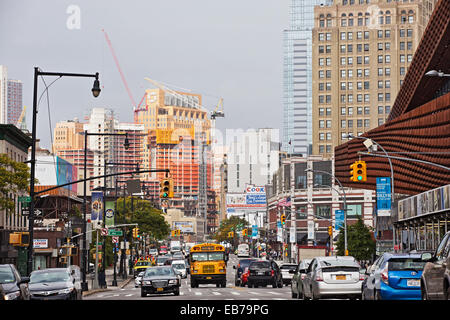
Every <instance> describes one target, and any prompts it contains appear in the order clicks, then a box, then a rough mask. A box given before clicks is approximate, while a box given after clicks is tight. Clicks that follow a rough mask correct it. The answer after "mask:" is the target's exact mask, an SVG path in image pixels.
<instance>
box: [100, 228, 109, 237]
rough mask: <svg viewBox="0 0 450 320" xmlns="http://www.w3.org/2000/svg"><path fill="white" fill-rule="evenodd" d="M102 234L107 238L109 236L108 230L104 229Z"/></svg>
mask: <svg viewBox="0 0 450 320" xmlns="http://www.w3.org/2000/svg"><path fill="white" fill-rule="evenodd" d="M101 234H102V236H107V235H108V229H106V228H102V231H101Z"/></svg>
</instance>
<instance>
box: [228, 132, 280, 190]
mask: <svg viewBox="0 0 450 320" xmlns="http://www.w3.org/2000/svg"><path fill="white" fill-rule="evenodd" d="M279 151H280V143H279V136H278V130H276V129H268V128H264V129H257V130H248V131H247V132H242V133H241V134H236V135H235V136H234V139H233V141H230V144H229V145H228V152H227V176H228V177H227V191H228V192H230V193H243V192H244V191H245V188H246V187H247V185H255V186H265V185H267V184H270V183H271V181H272V176H273V173H274V172H275V171H276V170H277V169H278V165H279Z"/></svg>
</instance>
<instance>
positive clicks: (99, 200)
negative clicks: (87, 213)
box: [91, 191, 103, 228]
mask: <svg viewBox="0 0 450 320" xmlns="http://www.w3.org/2000/svg"><path fill="white" fill-rule="evenodd" d="M102 220H103V192H102V191H92V195H91V221H92V223H93V224H94V226H95V227H96V228H97V227H98V226H99V225H100V224H101V221H102Z"/></svg>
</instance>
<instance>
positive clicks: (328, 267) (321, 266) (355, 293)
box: [302, 256, 364, 300]
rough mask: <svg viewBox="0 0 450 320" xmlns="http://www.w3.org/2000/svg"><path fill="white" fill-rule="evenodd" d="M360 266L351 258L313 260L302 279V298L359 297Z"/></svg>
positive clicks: (331, 257)
mask: <svg viewBox="0 0 450 320" xmlns="http://www.w3.org/2000/svg"><path fill="white" fill-rule="evenodd" d="M359 269H360V265H359V263H358V262H356V260H355V259H354V258H353V257H351V256H327V257H316V258H314V259H313V260H312V261H311V263H310V265H309V267H308V269H307V271H306V276H305V278H304V279H303V287H302V291H303V297H304V298H305V299H313V300H317V299H320V298H325V297H326V298H343V297H344V298H351V299H357V298H360V297H361V283H362V281H363V280H364V278H363V276H362V275H361V274H360V273H359Z"/></svg>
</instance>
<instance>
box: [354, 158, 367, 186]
mask: <svg viewBox="0 0 450 320" xmlns="http://www.w3.org/2000/svg"><path fill="white" fill-rule="evenodd" d="M350 169H352V170H351V171H350V180H351V181H353V182H365V181H367V165H366V162H365V161H355V162H354V163H352V164H351V165H350Z"/></svg>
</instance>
